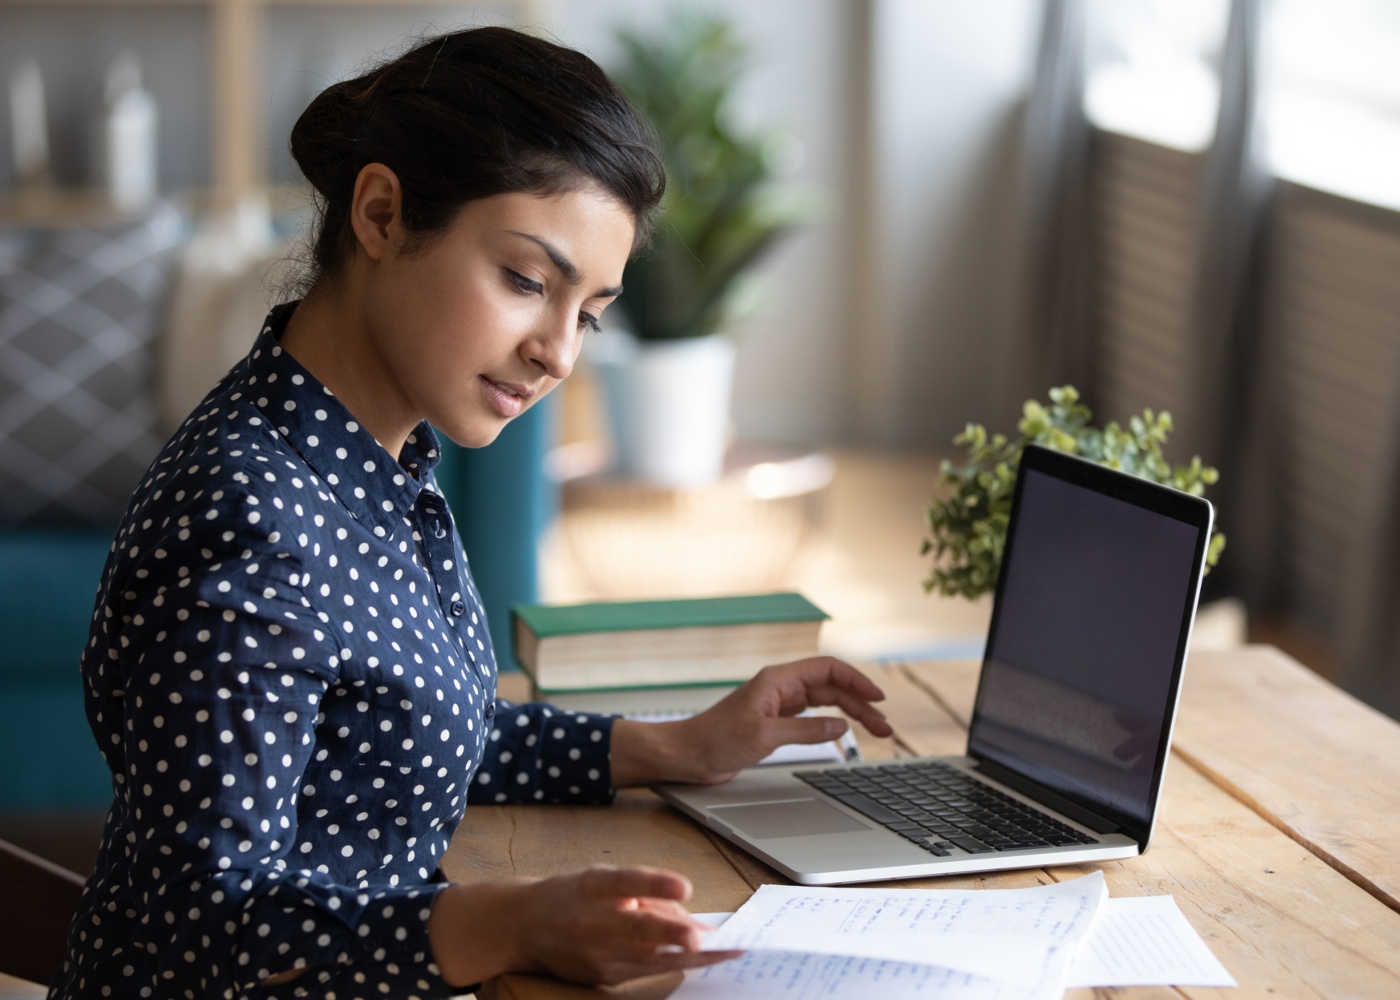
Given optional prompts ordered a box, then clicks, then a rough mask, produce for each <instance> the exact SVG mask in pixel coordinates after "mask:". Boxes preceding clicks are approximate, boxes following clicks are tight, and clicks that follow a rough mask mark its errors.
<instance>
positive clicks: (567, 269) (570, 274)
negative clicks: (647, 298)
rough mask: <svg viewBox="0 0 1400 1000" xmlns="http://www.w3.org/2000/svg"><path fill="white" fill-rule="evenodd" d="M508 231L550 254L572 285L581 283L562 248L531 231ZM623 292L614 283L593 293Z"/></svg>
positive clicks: (600, 295)
mask: <svg viewBox="0 0 1400 1000" xmlns="http://www.w3.org/2000/svg"><path fill="white" fill-rule="evenodd" d="M506 232H508V233H510V234H511V235H512V236H520V237H523V238H525V239H527V240H529V241H530V242H531V243H534V244H537V245H538V246H539V248H540V249H541V250H543V251H544V252H545V253H546V254H548V255H549V260H550V263H552V264H553V265H554V266H555V267H556V268H558V270H559V273H560V274H562V275H563V276H564V280H565V281H567V282H568V283H569V284H571V285H577V284H578V283H579V281H580V280H581V278H580V276H579V273H578V268H577V267H576V266H574V262H573V261H571V260H569V258H568V257H565V256H564V254H563V252H562V251H560V249H559V248H558V247H556V246H555V245H554V244H552V243H550V242H549V241H548V240H546V239H541V238H540V237H538V236H532V235H531V234H530V233H522V232H520V231H518V230H515V229H508V230H506ZM621 294H622V286H621V285H614V286H610V287H608V288H600V289H598V290H597V291H596V292H594V293H593V296H594V298H600V299H602V298H616V297H617V296H619V295H621Z"/></svg>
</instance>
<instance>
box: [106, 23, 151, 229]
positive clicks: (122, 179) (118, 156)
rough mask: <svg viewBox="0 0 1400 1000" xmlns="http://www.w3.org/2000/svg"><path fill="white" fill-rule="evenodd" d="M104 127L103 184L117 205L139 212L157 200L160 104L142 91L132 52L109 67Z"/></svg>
mask: <svg viewBox="0 0 1400 1000" xmlns="http://www.w3.org/2000/svg"><path fill="white" fill-rule="evenodd" d="M106 89H107V100H106V109H105V112H104V114H103V118H102V126H101V132H102V135H101V149H102V179H103V182H104V184H105V186H106V188H107V194H108V196H109V197H110V198H111V199H112V203H113V204H114V205H116V207H117V208H119V209H121V210H122V211H128V212H129V211H137V210H139V209H141V208H144V207H145V206H147V205H149V204H150V203H151V202H152V201H153V200H154V199H155V197H156V189H157V174H156V102H155V99H154V98H152V97H151V94H150V91H148V90H146V89H145V88H144V87H142V86H141V63H140V61H139V60H138V59H137V58H136V53H134V52H131V51H130V50H127V51H125V52H122V53H121V54H120V55H118V56H117V57H116V58H115V59H113V60H112V64H111V65H110V66H108V67H107V88H106Z"/></svg>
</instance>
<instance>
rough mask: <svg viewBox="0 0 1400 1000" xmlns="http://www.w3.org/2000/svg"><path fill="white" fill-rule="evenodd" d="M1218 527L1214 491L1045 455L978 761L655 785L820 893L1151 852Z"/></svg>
mask: <svg viewBox="0 0 1400 1000" xmlns="http://www.w3.org/2000/svg"><path fill="white" fill-rule="evenodd" d="M1213 517H1214V512H1213V510H1212V508H1211V505H1210V504H1209V503H1208V502H1207V501H1205V500H1203V499H1201V498H1200V497H1195V496H1190V495H1189V494H1186V493H1182V492H1180V491H1177V490H1173V489H1170V488H1168V487H1164V486H1158V485H1156V484H1155V483H1150V482H1147V481H1146V480H1143V479H1139V478H1137V477H1135V476H1130V475H1127V474H1125V473H1122V472H1117V471H1114V470H1112V469H1108V468H1105V467H1104V466H1101V465H1098V464H1096V463H1094V462H1089V461H1085V460H1083V459H1080V458H1076V457H1073V456H1070V455H1065V454H1062V453H1060V452H1056V451H1051V450H1049V449H1045V448H1040V447H1036V446H1028V447H1027V448H1026V450H1025V452H1024V454H1023V456H1022V458H1021V464H1020V470H1019V474H1018V476H1017V480H1016V490H1015V494H1014V497H1013V500H1012V506H1011V517H1010V522H1009V525H1008V528H1007V533H1006V548H1005V550H1004V552H1003V556H1002V565H1001V573H1000V577H999V579H998V581H997V591H996V603H995V605H994V610H993V613H992V621H991V626H990V628H989V630H988V634H987V646H986V653H985V656H984V659H983V661H982V672H981V676H980V679H979V682H978V688H977V700H976V704H975V708H974V710H973V715H972V720H971V724H970V726H969V731H968V741H967V752H966V753H965V754H964V755H963V756H960V757H926V758H911V759H903V760H895V761H891V762H888V763H884V764H845V765H834V766H826V767H813V766H811V765H808V766H806V767H803V766H795V767H757V768H750V769H748V770H746V771H743V772H742V773H740V774H739V775H738V776H737V777H736V778H734V779H733V780H732V781H729V782H727V783H725V784H723V785H714V786H695V785H660V786H657V787H656V789H655V791H656V792H657V794H659V795H660V796H661V797H662V798H663V799H665V800H666V801H667V802H669V803H671V804H672V805H674V806H675V807H676V808H678V809H680V810H681V811H682V812H684V813H685V814H686V815H688V816H690V817H692V818H693V819H695V820H696V821H697V822H699V823H702V824H704V825H705V826H707V827H709V828H710V829H713V830H715V831H717V832H718V833H719V834H721V835H723V836H724V837H726V838H728V839H729V840H731V841H733V842H734V843H735V844H737V845H739V846H740V847H742V848H743V849H744V850H746V851H748V852H749V853H751V854H753V855H754V856H755V857H758V858H761V859H762V860H763V861H765V862H767V863H768V864H770V865H772V866H773V867H774V868H776V869H778V870H779V871H781V872H783V873H784V874H786V875H788V876H789V877H790V878H792V879H793V880H795V881H796V882H798V883H800V884H803V885H832V884H839V883H847V882H866V881H873V880H878V879H896V878H920V877H926V876H930V875H945V874H954V873H957V874H961V873H966V872H982V871H994V870H997V869H1005V868H1029V867H1040V866H1044V865H1059V864H1083V863H1086V862H1093V861H1108V860H1111V859H1115V858H1130V857H1133V856H1135V855H1138V854H1141V853H1142V852H1143V851H1145V850H1146V849H1147V845H1148V842H1149V841H1150V840H1151V837H1152V829H1153V824H1154V823H1155V821H1156V818H1157V810H1158V807H1159V804H1160V800H1161V792H1162V774H1163V771H1164V770H1165V768H1166V763H1167V752H1168V749H1169V747H1170V745H1171V734H1172V724H1173V722H1174V720H1175V718H1176V706H1177V698H1178V694H1179V693H1180V690H1181V674H1182V668H1183V666H1184V664H1185V661H1186V650H1187V646H1188V645H1189V642H1190V638H1191V628H1192V625H1193V623H1194V621H1195V617H1196V603H1197V599H1198V596H1199V594H1200V586H1201V577H1202V571H1203V567H1204V564H1205V554H1206V545H1207V542H1208V541H1209V539H1210V532H1211V523H1212V519H1213Z"/></svg>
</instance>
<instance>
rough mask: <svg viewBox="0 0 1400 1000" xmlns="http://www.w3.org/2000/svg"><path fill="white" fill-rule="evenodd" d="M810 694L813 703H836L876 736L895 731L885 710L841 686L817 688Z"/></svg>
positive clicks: (887, 734) (890, 733)
mask: <svg viewBox="0 0 1400 1000" xmlns="http://www.w3.org/2000/svg"><path fill="white" fill-rule="evenodd" d="M808 695H809V697H810V698H811V702H812V704H813V705H836V706H837V707H839V708H840V709H841V711H843V712H845V713H846V714H847V715H849V716H850V717H851V718H853V719H855V720H856V721H857V722H859V723H860V724H861V725H862V726H864V727H865V728H866V729H868V730H869V731H870V732H871V733H872V734H874V735H875V736H890V735H892V734H893V732H894V730H893V729H891V728H890V725H889V723H888V722H887V721H886V720H885V714H884V713H883V712H881V711H880V710H879V709H878V708H875V707H874V706H873V705H871V704H869V703H868V702H865V701H862V700H861V699H859V698H857V697H856V696H854V695H852V694H850V693H849V692H846V691H843V690H841V689H840V688H835V687H825V688H816V689H814V690H812V691H809V692H808Z"/></svg>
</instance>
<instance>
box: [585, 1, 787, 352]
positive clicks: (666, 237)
mask: <svg viewBox="0 0 1400 1000" xmlns="http://www.w3.org/2000/svg"><path fill="white" fill-rule="evenodd" d="M617 39H618V41H619V43H620V44H621V46H622V51H623V56H624V58H623V60H622V62H621V64H620V65H619V66H617V67H615V68H614V69H613V71H612V74H611V75H612V77H613V79H614V80H616V81H617V84H618V86H620V87H621V88H622V89H623V90H624V91H625V92H626V93H627V96H628V97H630V98H631V99H632V101H633V103H635V104H636V105H637V107H638V108H639V109H641V111H642V113H643V114H644V115H646V116H647V118H648V119H649V120H650V121H651V123H652V125H653V126H654V127H655V128H656V131H657V133H658V135H659V136H660V138H661V144H662V150H663V158H664V160H665V163H666V177H667V180H666V196H665V198H664V199H663V200H662V202H661V208H660V214H659V216H658V218H657V228H656V234H655V237H654V238H653V241H652V246H651V247H650V248H649V249H647V250H645V251H644V252H643V253H641V254H640V255H639V256H638V257H637V258H636V259H634V260H632V261H631V262H629V263H628V265H627V269H626V271H625V272H624V274H623V278H622V283H623V286H624V287H625V288H626V289H627V291H626V293H625V294H624V295H623V296H622V298H621V299H619V300H618V308H619V309H620V310H621V311H622V312H623V313H624V314H625V315H626V317H627V319H628V321H629V322H630V324H631V326H632V329H633V331H634V332H635V333H636V335H637V336H638V337H640V338H641V339H643V340H675V339H680V338H684V337H702V336H704V335H706V334H709V333H714V332H715V331H716V330H718V329H720V328H721V327H722V326H724V324H725V323H726V322H727V321H728V320H730V319H732V318H734V317H735V316H737V315H738V314H740V313H742V312H743V311H744V309H745V307H746V306H748V305H750V304H751V301H752V299H753V298H754V295H753V291H754V289H753V287H752V283H751V282H745V281H744V280H742V279H743V278H744V277H745V276H746V275H747V274H748V272H749V270H750V268H752V266H753V265H754V263H755V262H757V260H758V259H759V258H760V257H761V256H762V255H763V254H764V253H766V252H767V251H768V250H769V249H770V248H771V247H772V246H773V245H774V243H776V242H777V241H778V240H779V239H780V238H781V237H782V236H783V235H784V234H785V233H786V232H787V231H788V230H789V229H791V228H792V226H793V225H795V224H796V223H798V222H801V221H803V220H804V219H806V218H807V217H808V216H810V215H811V214H812V213H811V210H810V206H806V205H804V204H803V195H802V192H801V191H800V190H799V189H798V188H795V187H791V186H786V185H779V184H778V183H776V181H775V179H774V173H775V171H774V166H773V163H774V159H775V157H776V155H777V154H778V152H779V151H780V148H781V146H782V141H781V138H782V137H781V136H779V135H777V134H776V133H773V134H752V133H746V132H744V131H741V130H740V129H738V128H736V127H735V125H734V123H733V121H732V115H730V113H729V111H730V109H729V103H730V99H731V97H730V95H731V94H732V92H733V89H734V86H735V84H736V83H737V82H738V80H739V78H740V76H742V75H743V70H744V67H745V63H746V62H747V55H746V52H745V47H744V44H743V42H742V41H741V40H740V39H739V38H738V37H737V35H736V34H735V32H734V29H733V28H732V27H731V26H730V25H729V23H728V22H727V21H725V20H723V19H721V18H718V17H714V16H711V15H707V14H697V13H693V12H677V13H673V14H672V16H671V18H670V21H669V24H668V27H667V30H665V31H663V32H662V33H660V34H657V35H650V34H648V35H641V34H638V33H636V32H634V31H631V30H627V29H622V30H619V31H618V32H617Z"/></svg>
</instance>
